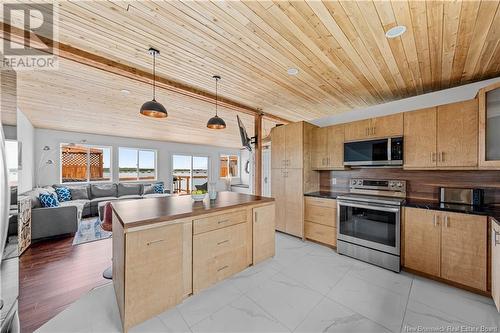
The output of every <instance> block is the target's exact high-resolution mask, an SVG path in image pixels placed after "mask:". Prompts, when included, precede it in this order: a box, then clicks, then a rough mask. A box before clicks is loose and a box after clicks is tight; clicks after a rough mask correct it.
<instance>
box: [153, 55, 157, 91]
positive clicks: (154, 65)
mask: <svg viewBox="0 0 500 333" xmlns="http://www.w3.org/2000/svg"><path fill="white" fill-rule="evenodd" d="M155 100H156V53H153V101H155Z"/></svg>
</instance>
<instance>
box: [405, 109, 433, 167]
mask: <svg viewBox="0 0 500 333" xmlns="http://www.w3.org/2000/svg"><path fill="white" fill-rule="evenodd" d="M436 148H437V108H435V107H433V108H428V109H422V110H418V111H412V112H405V113H404V166H405V168H416V169H426V168H435V167H436V165H437V153H436Z"/></svg>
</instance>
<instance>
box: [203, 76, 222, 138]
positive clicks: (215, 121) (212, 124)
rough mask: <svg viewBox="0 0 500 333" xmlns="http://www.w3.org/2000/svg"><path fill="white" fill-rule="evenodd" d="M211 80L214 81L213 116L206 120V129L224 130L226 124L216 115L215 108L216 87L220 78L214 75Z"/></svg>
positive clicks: (216, 104)
mask: <svg viewBox="0 0 500 333" xmlns="http://www.w3.org/2000/svg"><path fill="white" fill-rule="evenodd" d="M213 78H214V79H215V116H214V117H212V118H210V119H209V120H208V122H207V127H208V128H210V129H224V128H226V122H225V121H224V119H222V118H221V117H219V116H218V115H217V106H218V103H217V102H218V96H217V94H218V91H217V86H218V83H219V80H220V76H219V75H214V76H213Z"/></svg>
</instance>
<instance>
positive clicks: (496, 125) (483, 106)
mask: <svg viewBox="0 0 500 333" xmlns="http://www.w3.org/2000/svg"><path fill="white" fill-rule="evenodd" d="M499 101H500V82H496V83H493V84H491V85H489V86H487V87H484V88H482V89H480V90H479V93H478V107H479V166H480V167H481V168H486V169H500V145H499V144H498V142H500V103H499Z"/></svg>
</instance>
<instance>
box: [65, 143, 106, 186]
mask: <svg viewBox="0 0 500 333" xmlns="http://www.w3.org/2000/svg"><path fill="white" fill-rule="evenodd" d="M111 180H112V177H111V147H101V146H89V145H82V144H74V143H70V144H61V183H81V182H109V181H111Z"/></svg>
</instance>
